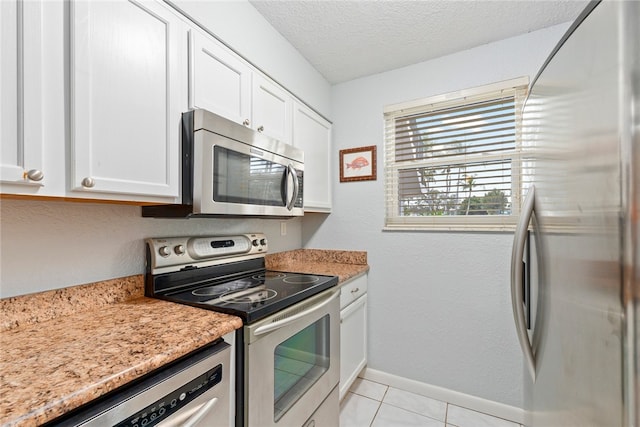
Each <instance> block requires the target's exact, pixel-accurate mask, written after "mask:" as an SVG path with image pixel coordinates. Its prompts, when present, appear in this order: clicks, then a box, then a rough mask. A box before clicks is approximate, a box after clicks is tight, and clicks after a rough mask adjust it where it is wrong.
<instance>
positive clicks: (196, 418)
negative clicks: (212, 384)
mask: <svg viewBox="0 0 640 427" xmlns="http://www.w3.org/2000/svg"><path fill="white" fill-rule="evenodd" d="M216 403H218V398H217V397H214V398H213V399H211V400H209V401H208V402H205V403H203V404H202V405H200V408H198V409H197V410H196V412H195V414H193V415H192V416H191V417H189V419H188V420H187V421H184V420H183V419H181V418H178V419H176V421H175V422H171V423H167V424H163V426H165V427H178V426H180V427H195V426H196V425H198V423H199V422H200V421H202V419H203V418H204V417H205V416H206V415H207V414H208V413H209V412H210V411H211V410H213V407H214V406H216Z"/></svg>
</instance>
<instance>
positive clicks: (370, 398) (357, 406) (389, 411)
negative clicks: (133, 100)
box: [340, 378, 522, 427]
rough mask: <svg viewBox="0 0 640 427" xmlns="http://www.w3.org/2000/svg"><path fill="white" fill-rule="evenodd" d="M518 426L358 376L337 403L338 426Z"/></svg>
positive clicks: (518, 425)
mask: <svg viewBox="0 0 640 427" xmlns="http://www.w3.org/2000/svg"><path fill="white" fill-rule="evenodd" d="M400 426H416V427H417V426H421V427H522V426H521V425H520V424H518V423H514V422H512V421H507V420H504V419H502V418H496V417H493V416H491V415H487V414H483V413H480V412H476V411H472V410H469V409H465V408H462V407H460V406H455V405H452V404H450V403H447V402H441V401H439V400H434V399H430V398H428V397H424V396H420V395H418V394H415V393H411V392H408V391H405V390H400V389H397V388H393V387H391V386H388V385H385V384H380V383H376V382H373V381H369V380H365V379H363V378H358V379H356V381H355V382H354V383H353V386H352V387H351V389H350V390H349V393H348V394H347V396H345V398H344V400H343V401H342V403H341V405H340V427H400Z"/></svg>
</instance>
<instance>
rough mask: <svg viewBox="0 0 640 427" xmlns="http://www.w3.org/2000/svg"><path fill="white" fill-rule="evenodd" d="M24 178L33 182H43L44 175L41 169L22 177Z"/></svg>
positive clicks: (31, 171) (32, 170)
mask: <svg viewBox="0 0 640 427" xmlns="http://www.w3.org/2000/svg"><path fill="white" fill-rule="evenodd" d="M22 177H23V178H27V179H30V180H31V181H42V178H44V173H43V172H42V171H41V170H39V169H31V170H30V171H27V172H25V173H24V174H23V175H22Z"/></svg>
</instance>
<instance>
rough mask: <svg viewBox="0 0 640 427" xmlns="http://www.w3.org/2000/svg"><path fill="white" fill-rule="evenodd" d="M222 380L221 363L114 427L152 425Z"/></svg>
mask: <svg viewBox="0 0 640 427" xmlns="http://www.w3.org/2000/svg"><path fill="white" fill-rule="evenodd" d="M220 381H222V365H218V366H216V367H215V368H213V369H211V370H210V371H208V372H206V373H204V374H202V375H200V376H199V377H198V378H195V379H194V380H192V381H189V382H188V383H187V384H185V385H183V386H182V387H180V388H178V389H176V390H174V391H172V392H171V393H169V394H167V395H166V396H164V397H163V398H162V399H159V400H157V401H155V402H153V403H152V404H150V405H148V406H147V407H146V408H144V409H141V410H139V411H138V412H136V413H135V414H133V415H131V416H130V417H129V418H127V419H125V420H122V421H121V422H120V423H118V424H116V427H125V426H129V427H135V426H140V427H143V426H144V427H152V426H155V425H156V424H158V423H159V422H161V421H163V420H165V419H167V418H168V417H170V416H171V415H173V414H174V413H176V412H177V411H179V410H180V409H182V408H183V407H184V406H186V405H187V404H188V403H189V402H191V401H192V400H194V399H196V398H197V397H198V396H200V395H201V394H202V393H204V392H206V391H207V390H209V389H210V388H212V387H213V386H215V385H216V384H218V383H219V382H220Z"/></svg>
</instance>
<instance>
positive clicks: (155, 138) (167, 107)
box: [70, 0, 187, 200]
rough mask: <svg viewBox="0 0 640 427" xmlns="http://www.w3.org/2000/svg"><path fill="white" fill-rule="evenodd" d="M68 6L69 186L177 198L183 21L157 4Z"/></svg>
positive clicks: (92, 193)
mask: <svg viewBox="0 0 640 427" xmlns="http://www.w3.org/2000/svg"><path fill="white" fill-rule="evenodd" d="M70 7H71V70H70V71H71V78H70V80H71V91H72V92H71V101H72V103H71V130H72V132H71V158H72V160H71V166H72V172H71V180H72V182H71V187H72V190H73V191H84V194H82V195H81V196H79V197H88V198H91V197H95V198H117V199H125V200H148V197H145V196H152V198H155V199H157V200H166V199H165V198H167V197H171V198H175V197H177V196H178V195H179V186H178V182H179V164H180V162H179V160H180V159H179V157H178V156H179V129H180V126H179V125H180V119H181V113H182V111H184V110H186V107H187V102H186V90H187V88H186V77H187V70H186V67H184V64H185V63H186V60H187V55H186V52H187V33H186V30H185V28H184V26H183V25H184V24H183V22H182V21H181V20H180V19H179V18H178V16H177V15H175V14H174V12H173V11H172V10H170V9H169V7H168V6H165V5H163V4H161V3H160V2H151V1H140V2H138V1H134V0H130V1H126V0H117V1H90V0H78V1H74V2H71V3H70ZM183 70H184V71H183ZM96 193H102V195H100V194H96ZM118 195H126V196H125V197H118Z"/></svg>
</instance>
